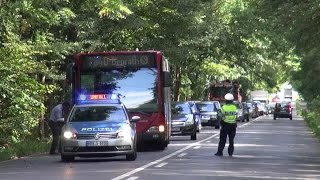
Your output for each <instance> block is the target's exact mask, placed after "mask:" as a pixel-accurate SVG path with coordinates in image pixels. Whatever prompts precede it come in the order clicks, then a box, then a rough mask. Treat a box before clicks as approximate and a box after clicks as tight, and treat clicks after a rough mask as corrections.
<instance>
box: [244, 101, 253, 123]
mask: <svg viewBox="0 0 320 180" xmlns="http://www.w3.org/2000/svg"><path fill="white" fill-rule="evenodd" d="M242 107H243V117H244V118H243V121H245V120H246V121H249V120H250V117H251V114H250V112H249V107H248V105H247V103H246V102H242Z"/></svg>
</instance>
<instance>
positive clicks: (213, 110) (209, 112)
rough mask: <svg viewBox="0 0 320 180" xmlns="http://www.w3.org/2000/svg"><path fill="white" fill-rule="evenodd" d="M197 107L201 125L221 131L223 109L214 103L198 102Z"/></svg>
mask: <svg viewBox="0 0 320 180" xmlns="http://www.w3.org/2000/svg"><path fill="white" fill-rule="evenodd" d="M196 105H197V107H198V109H199V110H200V117H201V125H202V126H214V127H215V129H219V128H220V121H221V120H222V112H221V109H219V108H218V107H217V105H216V104H215V103H214V102H213V101H202V102H197V103H196Z"/></svg>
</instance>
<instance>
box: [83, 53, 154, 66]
mask: <svg viewBox="0 0 320 180" xmlns="http://www.w3.org/2000/svg"><path fill="white" fill-rule="evenodd" d="M80 58H81V69H82V70H88V69H99V68H138V67H155V56H154V55H153V54H119V55H115V54H112V55H109V54H100V55H82V56H80Z"/></svg>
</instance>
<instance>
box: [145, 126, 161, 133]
mask: <svg viewBox="0 0 320 180" xmlns="http://www.w3.org/2000/svg"><path fill="white" fill-rule="evenodd" d="M147 132H151V133H157V132H164V126H163V125H160V126H159V127H158V126H151V127H150V128H149V129H148V130H147Z"/></svg>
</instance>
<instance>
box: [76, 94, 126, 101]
mask: <svg viewBox="0 0 320 180" xmlns="http://www.w3.org/2000/svg"><path fill="white" fill-rule="evenodd" d="M95 103H121V102H120V96H119V94H115V93H113V94H80V95H79V96H78V98H77V104H95Z"/></svg>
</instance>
